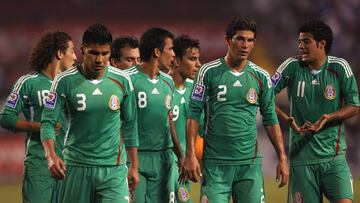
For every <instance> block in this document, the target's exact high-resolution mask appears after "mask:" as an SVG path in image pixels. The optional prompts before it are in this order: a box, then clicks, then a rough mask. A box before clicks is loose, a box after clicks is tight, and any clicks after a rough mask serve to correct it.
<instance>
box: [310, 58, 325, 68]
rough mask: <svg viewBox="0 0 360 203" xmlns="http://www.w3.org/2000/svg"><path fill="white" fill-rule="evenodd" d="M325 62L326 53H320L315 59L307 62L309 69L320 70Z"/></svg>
mask: <svg viewBox="0 0 360 203" xmlns="http://www.w3.org/2000/svg"><path fill="white" fill-rule="evenodd" d="M325 63H326V55H320V56H319V57H317V58H316V60H314V61H310V62H308V66H309V68H310V69H311V70H320V68H321V67H322V66H323V65H324V64H325Z"/></svg>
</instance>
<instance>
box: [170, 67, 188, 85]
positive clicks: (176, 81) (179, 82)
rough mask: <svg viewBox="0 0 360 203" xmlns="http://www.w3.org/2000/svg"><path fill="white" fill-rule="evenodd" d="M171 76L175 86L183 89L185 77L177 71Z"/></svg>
mask: <svg viewBox="0 0 360 203" xmlns="http://www.w3.org/2000/svg"><path fill="white" fill-rule="evenodd" d="M172 78H173V80H174V84H175V87H176V88H178V89H184V83H185V80H186V78H184V77H182V76H181V74H180V73H179V72H178V71H174V72H173V74H172Z"/></svg>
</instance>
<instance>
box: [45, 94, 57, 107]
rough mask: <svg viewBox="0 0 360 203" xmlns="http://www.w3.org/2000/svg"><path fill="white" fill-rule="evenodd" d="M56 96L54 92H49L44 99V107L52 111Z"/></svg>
mask: <svg viewBox="0 0 360 203" xmlns="http://www.w3.org/2000/svg"><path fill="white" fill-rule="evenodd" d="M56 99H57V95H56V93H54V92H49V94H48V96H47V97H46V99H45V107H47V108H50V109H54V108H55V105H56Z"/></svg>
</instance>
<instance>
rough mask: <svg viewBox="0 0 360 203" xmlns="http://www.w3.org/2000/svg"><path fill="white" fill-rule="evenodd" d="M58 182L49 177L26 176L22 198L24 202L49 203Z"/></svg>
mask: <svg viewBox="0 0 360 203" xmlns="http://www.w3.org/2000/svg"><path fill="white" fill-rule="evenodd" d="M55 182H56V180H55V179H54V178H53V177H51V176H49V175H33V176H29V175H27V174H25V175H24V180H23V187H22V197H23V202H24V203H28V202H31V203H32V202H39V203H49V202H51V197H52V194H53V190H54V187H55Z"/></svg>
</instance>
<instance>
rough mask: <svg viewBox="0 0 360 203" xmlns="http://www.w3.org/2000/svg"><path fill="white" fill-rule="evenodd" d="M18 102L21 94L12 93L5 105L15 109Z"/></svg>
mask: <svg viewBox="0 0 360 203" xmlns="http://www.w3.org/2000/svg"><path fill="white" fill-rule="evenodd" d="M18 101H19V94H17V93H15V92H11V93H10V95H9V97H8V98H7V100H6V103H5V105H6V106H8V107H11V108H15V106H16V104H17V102H18Z"/></svg>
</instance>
